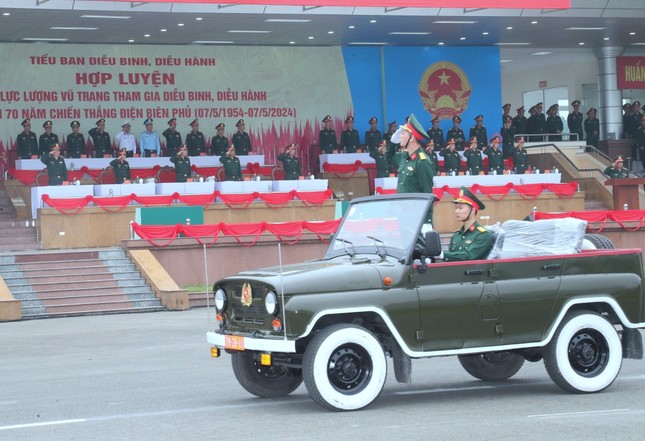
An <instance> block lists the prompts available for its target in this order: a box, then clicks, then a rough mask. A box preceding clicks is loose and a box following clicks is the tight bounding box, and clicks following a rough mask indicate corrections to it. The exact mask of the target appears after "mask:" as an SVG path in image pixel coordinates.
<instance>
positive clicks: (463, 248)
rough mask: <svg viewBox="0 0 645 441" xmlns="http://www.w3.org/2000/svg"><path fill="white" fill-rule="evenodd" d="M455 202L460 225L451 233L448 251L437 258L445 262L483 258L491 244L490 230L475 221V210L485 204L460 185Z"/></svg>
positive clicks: (480, 208)
mask: <svg viewBox="0 0 645 441" xmlns="http://www.w3.org/2000/svg"><path fill="white" fill-rule="evenodd" d="M452 203H453V204H455V216H456V217H457V220H458V221H459V222H461V223H462V224H463V225H462V227H461V228H460V229H459V230H458V231H456V232H455V233H454V234H453V235H452V239H450V247H449V248H448V251H445V252H444V251H442V252H441V254H439V256H437V259H443V260H444V261H446V262H456V261H463V260H479V259H485V258H486V256H487V255H488V253H489V252H490V249H491V248H492V246H493V241H492V236H491V234H490V232H489V231H488V230H487V229H486V228H484V227H482V226H481V225H479V223H478V222H477V212H478V211H479V210H483V209H484V208H486V206H485V205H484V204H483V203H482V202H481V201H480V200H479V199H477V197H476V196H475V195H474V194H473V193H472V192H471V191H470V190H468V189H467V188H466V187H461V189H460V190H459V197H457V199H455V200H454V201H452Z"/></svg>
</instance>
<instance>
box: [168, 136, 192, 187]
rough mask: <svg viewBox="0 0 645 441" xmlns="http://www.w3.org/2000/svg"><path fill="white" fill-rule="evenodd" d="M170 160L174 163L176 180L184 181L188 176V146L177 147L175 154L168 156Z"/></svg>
mask: <svg viewBox="0 0 645 441" xmlns="http://www.w3.org/2000/svg"><path fill="white" fill-rule="evenodd" d="M170 162H172V163H173V164H175V173H176V174H177V182H186V181H188V178H190V158H189V157H188V148H187V147H186V146H185V145H182V146H181V147H179V152H177V155H176V156H173V157H172V158H170Z"/></svg>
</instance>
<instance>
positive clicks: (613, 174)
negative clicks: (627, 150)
mask: <svg viewBox="0 0 645 441" xmlns="http://www.w3.org/2000/svg"><path fill="white" fill-rule="evenodd" d="M604 173H605V174H606V175H607V176H609V178H610V179H625V178H629V172H628V171H627V170H625V169H624V168H623V157H622V156H620V155H618V156H616V158H614V163H613V164H612V165H610V166H609V167H607V168H606V169H605V171H604Z"/></svg>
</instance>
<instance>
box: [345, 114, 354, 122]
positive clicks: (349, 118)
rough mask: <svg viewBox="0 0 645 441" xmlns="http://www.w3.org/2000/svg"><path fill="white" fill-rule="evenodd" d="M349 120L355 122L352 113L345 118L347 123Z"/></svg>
mask: <svg viewBox="0 0 645 441" xmlns="http://www.w3.org/2000/svg"><path fill="white" fill-rule="evenodd" d="M349 122H354V117H353V116H352V115H349V116H348V117H347V118H345V124H347V123H349Z"/></svg>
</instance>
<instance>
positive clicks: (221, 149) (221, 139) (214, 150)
mask: <svg viewBox="0 0 645 441" xmlns="http://www.w3.org/2000/svg"><path fill="white" fill-rule="evenodd" d="M225 128H226V125H225V124H224V123H219V124H218V125H217V126H215V131H216V133H215V136H213V138H212V139H211V155H213V156H222V155H223V154H224V153H226V149H227V147H228V138H226V136H225V135H224V129H225Z"/></svg>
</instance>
